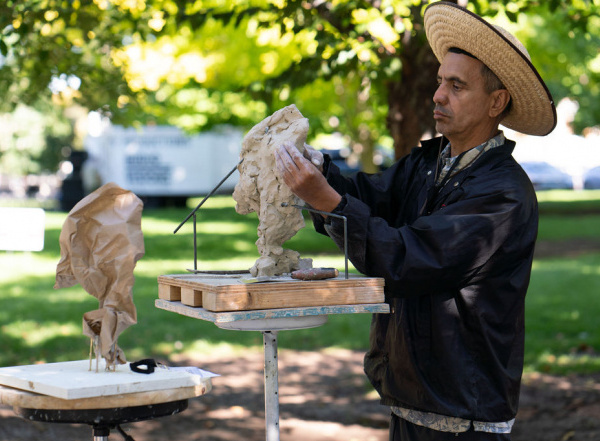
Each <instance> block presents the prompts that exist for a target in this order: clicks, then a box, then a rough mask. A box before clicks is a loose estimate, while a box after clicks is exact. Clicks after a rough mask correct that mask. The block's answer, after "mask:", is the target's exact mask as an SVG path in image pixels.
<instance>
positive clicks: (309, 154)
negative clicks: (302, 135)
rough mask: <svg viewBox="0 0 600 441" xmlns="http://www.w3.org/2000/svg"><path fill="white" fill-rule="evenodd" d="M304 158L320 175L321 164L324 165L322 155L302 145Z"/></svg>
mask: <svg viewBox="0 0 600 441" xmlns="http://www.w3.org/2000/svg"><path fill="white" fill-rule="evenodd" d="M304 157H305V158H306V159H308V160H309V161H310V162H311V163H313V164H314V165H315V167H317V168H318V169H319V171H320V172H321V173H323V164H324V163H325V159H324V158H323V153H321V152H320V151H319V150H315V148H314V147H313V146H310V145H308V144H306V143H304Z"/></svg>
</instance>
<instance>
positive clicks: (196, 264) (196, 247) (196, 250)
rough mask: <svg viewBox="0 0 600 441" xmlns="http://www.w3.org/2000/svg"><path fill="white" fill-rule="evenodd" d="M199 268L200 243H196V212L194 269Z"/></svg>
mask: <svg viewBox="0 0 600 441" xmlns="http://www.w3.org/2000/svg"><path fill="white" fill-rule="evenodd" d="M197 270H198V245H197V244H196V213H194V271H197Z"/></svg>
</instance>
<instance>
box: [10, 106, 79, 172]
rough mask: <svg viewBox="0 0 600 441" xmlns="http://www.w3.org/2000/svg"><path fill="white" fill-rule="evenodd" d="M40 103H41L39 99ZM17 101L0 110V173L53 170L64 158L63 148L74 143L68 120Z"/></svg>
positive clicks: (47, 108) (47, 107) (46, 108)
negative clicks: (12, 107) (11, 107)
mask: <svg viewBox="0 0 600 441" xmlns="http://www.w3.org/2000/svg"><path fill="white" fill-rule="evenodd" d="M40 104H41V103H40ZM39 107H41V108H45V110H46V112H44V113H43V112H40V111H38V110H35V109H34V108H31V107H27V106H24V105H19V106H17V107H16V108H15V111H14V112H12V113H5V114H0V134H1V135H2V136H0V173H1V174H4V175H13V176H20V175H27V174H39V173H43V172H54V171H56V169H57V166H58V163H59V162H60V161H61V160H63V159H64V155H63V154H62V151H63V149H64V148H65V147H71V146H72V145H73V130H72V127H71V124H70V122H69V121H68V120H67V119H66V118H64V117H62V116H61V115H57V114H55V113H53V112H51V111H49V110H50V109H49V106H48V105H46V106H41V105H40V106H39Z"/></svg>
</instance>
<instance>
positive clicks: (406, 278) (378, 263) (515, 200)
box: [323, 170, 537, 296]
mask: <svg viewBox="0 0 600 441" xmlns="http://www.w3.org/2000/svg"><path fill="white" fill-rule="evenodd" d="M498 173H499V174H500V176H496V177H494V176H490V175H489V174H488V175H486V176H481V177H479V178H475V179H470V180H468V181H467V182H465V183H463V188H461V189H459V191H462V196H461V197H460V198H458V200H456V201H454V202H452V203H448V204H447V205H445V206H442V207H441V208H439V209H438V210H436V211H434V212H433V213H432V214H431V215H428V216H420V217H418V218H416V220H415V221H414V222H411V223H410V224H408V225H404V226H402V227H399V228H396V227H392V226H390V225H389V223H388V222H387V221H386V220H384V218H382V217H377V216H373V215H372V212H371V207H370V206H369V205H367V204H365V203H364V202H362V201H361V200H360V199H358V198H357V197H355V196H353V195H351V194H348V193H347V194H345V195H344V201H343V203H342V204H340V207H339V214H340V215H343V216H346V217H347V219H348V244H349V245H348V255H349V259H350V261H351V262H352V263H353V265H354V266H355V267H356V269H358V270H359V271H360V272H361V273H363V274H365V275H367V276H370V277H383V278H384V279H385V281H386V288H390V289H386V291H387V292H388V293H393V295H401V296H405V295H419V294H427V293H431V292H432V291H433V290H439V289H448V288H452V287H460V286H463V285H464V284H465V283H466V282H467V281H468V280H469V279H470V278H472V277H474V276H475V275H476V273H477V272H478V271H479V270H480V268H481V267H482V266H483V265H484V264H485V263H486V262H488V260H489V259H490V258H491V257H492V256H493V255H494V253H496V252H497V251H498V249H499V248H500V247H503V248H507V245H506V244H507V243H508V242H510V244H511V245H510V246H508V248H511V247H512V248H515V249H514V250H511V253H513V254H514V256H515V257H518V258H520V257H521V254H522V253H523V252H531V251H532V248H533V244H534V242H535V236H536V234H537V208H535V207H536V206H537V204H535V194H533V195H531V194H528V193H527V192H526V191H524V190H523V188H521V186H520V184H519V183H518V182H514V180H513V181H511V178H510V177H508V178H507V175H508V174H509V173H507V172H506V170H504V171H502V170H499V171H498ZM511 182H512V184H513V185H511ZM532 198H533V200H532ZM532 220H535V222H534V223H535V227H534V228H533V227H532V225H533V224H532ZM323 228H324V229H326V231H327V233H328V234H329V236H330V237H331V238H332V239H333V240H334V241H335V242H336V243H337V244H338V246H339V247H340V248H342V245H343V223H342V221H340V220H338V219H335V218H330V219H329V224H328V225H325V224H324V225H323ZM525 248H527V250H525Z"/></svg>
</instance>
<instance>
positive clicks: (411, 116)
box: [387, 14, 439, 159]
mask: <svg viewBox="0 0 600 441" xmlns="http://www.w3.org/2000/svg"><path fill="white" fill-rule="evenodd" d="M413 16H414V17H420V19H419V22H416V21H415V23H414V30H413V34H412V35H407V36H405V39H404V41H403V45H402V51H401V53H400V54H399V57H400V61H401V62H402V71H401V76H400V78H399V79H398V81H394V82H390V83H389V84H388V104H389V113H388V117H387V124H388V130H389V132H390V134H391V136H392V139H393V140H394V152H395V156H396V159H399V158H401V157H402V156H404V155H406V154H408V153H409V152H410V150H411V149H412V148H413V147H416V146H417V145H418V142H419V140H420V139H421V137H422V136H423V134H425V133H426V132H430V133H431V134H432V135H433V134H435V121H434V119H433V107H434V105H433V94H434V93H435V91H436V89H437V72H438V68H439V62H438V61H437V59H436V57H435V55H434V54H433V51H432V50H431V48H430V46H429V44H428V43H427V39H426V37H425V29H424V28H423V19H422V17H421V15H420V14H413Z"/></svg>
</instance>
